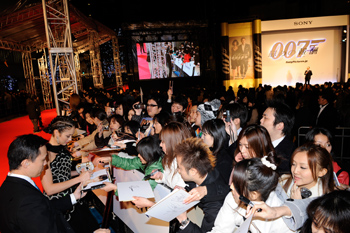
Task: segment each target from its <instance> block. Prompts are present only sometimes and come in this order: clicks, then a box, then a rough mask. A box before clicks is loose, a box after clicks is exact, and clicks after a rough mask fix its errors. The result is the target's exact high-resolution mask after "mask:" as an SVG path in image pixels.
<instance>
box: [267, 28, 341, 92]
mask: <svg viewBox="0 0 350 233" xmlns="http://www.w3.org/2000/svg"><path fill="white" fill-rule="evenodd" d="M341 43H342V28H341V27H332V28H322V29H320V28H319V29H301V30H289V31H287V30H286V31H276V32H264V33H263V34H262V56H263V58H262V63H263V70H262V82H263V84H268V85H271V86H277V85H292V86H294V85H295V83H296V82H301V83H304V80H305V79H304V78H305V76H304V72H305V70H306V68H307V67H308V66H309V67H310V69H311V70H312V73H313V75H312V77H311V81H310V83H311V84H317V83H318V84H323V83H324V82H326V81H327V82H328V81H331V82H337V81H338V80H339V79H340V72H341Z"/></svg>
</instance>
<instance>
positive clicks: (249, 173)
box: [232, 156, 279, 201]
mask: <svg viewBox="0 0 350 233" xmlns="http://www.w3.org/2000/svg"><path fill="white" fill-rule="evenodd" d="M264 158H266V161H267V163H269V164H273V165H275V166H277V165H276V163H275V162H274V157H273V156H267V157H264ZM278 178H279V175H278V173H277V171H276V169H272V168H271V167H268V166H266V165H265V164H263V162H262V159H261V158H252V159H244V160H242V161H240V162H238V163H237V164H236V166H235V168H234V170H233V173H232V182H233V185H234V188H235V189H236V191H237V193H238V194H239V195H242V196H244V197H246V198H249V193H250V192H253V191H256V192H258V193H259V194H260V197H261V201H266V200H267V198H268V197H269V195H270V193H271V192H272V191H273V190H275V189H276V187H277V184H278Z"/></svg>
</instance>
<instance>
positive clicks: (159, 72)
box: [136, 41, 200, 80]
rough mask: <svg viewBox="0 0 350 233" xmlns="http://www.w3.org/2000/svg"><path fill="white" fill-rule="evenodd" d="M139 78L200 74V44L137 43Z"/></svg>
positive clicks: (182, 42) (180, 42) (189, 42)
mask: <svg viewBox="0 0 350 233" xmlns="http://www.w3.org/2000/svg"><path fill="white" fill-rule="evenodd" d="M136 47H137V61H138V70H139V80H150V79H164V78H178V77H194V76H200V59H199V58H200V57H199V46H198V45H196V43H195V42H191V41H171V42H147V43H136Z"/></svg>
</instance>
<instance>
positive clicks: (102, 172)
mask: <svg viewBox="0 0 350 233" xmlns="http://www.w3.org/2000/svg"><path fill="white" fill-rule="evenodd" d="M105 175H106V176H107V179H104V180H100V179H99V177H101V176H105ZM87 182H89V183H88V184H87V185H84V186H83V189H82V190H89V189H91V188H93V187H94V186H97V185H101V184H103V182H112V180H111V177H110V175H109V173H108V172H107V170H106V169H102V170H99V171H97V172H94V173H92V175H91V178H90V180H88V181H87ZM87 182H85V183H87Z"/></svg>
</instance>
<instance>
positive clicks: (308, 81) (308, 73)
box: [304, 70, 312, 84]
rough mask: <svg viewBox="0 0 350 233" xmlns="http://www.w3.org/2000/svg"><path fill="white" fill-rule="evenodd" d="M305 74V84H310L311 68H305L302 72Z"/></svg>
mask: <svg viewBox="0 0 350 233" xmlns="http://www.w3.org/2000/svg"><path fill="white" fill-rule="evenodd" d="M304 75H305V84H306V83H307V84H310V79H311V75H312V71H311V70H305V72H304Z"/></svg>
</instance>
